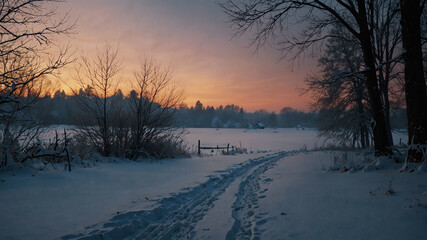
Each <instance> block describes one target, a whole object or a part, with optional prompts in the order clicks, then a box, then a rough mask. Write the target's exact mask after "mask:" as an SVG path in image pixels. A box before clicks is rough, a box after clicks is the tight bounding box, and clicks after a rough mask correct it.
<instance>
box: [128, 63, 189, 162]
mask: <svg viewBox="0 0 427 240" xmlns="http://www.w3.org/2000/svg"><path fill="white" fill-rule="evenodd" d="M134 76H135V80H134V90H133V91H132V92H131V94H130V110H131V114H130V116H131V117H132V121H131V122H132V125H131V127H132V157H137V156H139V155H140V154H141V153H144V151H147V152H148V153H149V154H153V151H152V150H150V149H149V148H152V147H153V146H150V145H151V144H153V143H154V142H158V140H159V139H161V138H171V139H170V140H173V141H175V140H176V139H179V138H180V131H178V130H177V128H175V127H173V125H174V123H175V121H176V115H177V114H176V112H177V108H178V106H179V104H180V103H181V102H182V100H183V96H184V95H183V90H182V89H180V87H178V86H177V85H176V84H174V82H173V79H172V77H173V75H172V69H171V67H167V68H162V67H161V65H160V64H159V63H158V62H156V60H154V59H153V58H143V59H141V60H140V67H139V70H138V71H136V72H135V73H134ZM174 138H175V140H174Z"/></svg>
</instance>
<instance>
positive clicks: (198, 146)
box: [197, 140, 200, 156]
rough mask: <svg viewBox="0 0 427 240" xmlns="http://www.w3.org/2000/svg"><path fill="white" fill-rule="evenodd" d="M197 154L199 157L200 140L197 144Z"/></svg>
mask: <svg viewBox="0 0 427 240" xmlns="http://www.w3.org/2000/svg"><path fill="white" fill-rule="evenodd" d="M197 154H199V156H200V140H199V143H198V145H197Z"/></svg>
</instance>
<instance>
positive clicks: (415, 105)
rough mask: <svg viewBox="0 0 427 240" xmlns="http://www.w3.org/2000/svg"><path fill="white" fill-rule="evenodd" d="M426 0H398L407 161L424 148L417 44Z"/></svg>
mask: <svg viewBox="0 0 427 240" xmlns="http://www.w3.org/2000/svg"><path fill="white" fill-rule="evenodd" d="M425 3H426V1H425V0H423V1H420V0H400V6H401V18H402V19H401V24H402V43H403V49H404V53H403V58H404V61H405V95H406V105H407V108H406V109H407V115H408V133H409V145H410V146H411V148H410V150H409V153H408V161H412V162H420V161H422V160H423V152H424V154H425V153H426V152H427V93H426V91H427V88H426V81H425V78H424V69H423V54H422V44H421V36H422V35H421V16H422V12H423V9H424V5H425Z"/></svg>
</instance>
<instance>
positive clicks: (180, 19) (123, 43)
mask: <svg viewBox="0 0 427 240" xmlns="http://www.w3.org/2000/svg"><path fill="white" fill-rule="evenodd" d="M64 9H71V15H72V16H78V18H79V19H78V23H77V31H78V34H76V35H73V36H71V39H64V40H63V41H64V42H65V41H69V42H70V44H71V45H72V46H73V47H75V48H76V50H77V51H76V56H75V57H76V58H78V57H79V55H80V54H82V53H84V54H85V55H87V56H88V57H89V58H90V57H94V56H95V55H96V51H97V47H98V48H99V49H102V47H103V45H104V44H105V42H108V43H110V44H111V45H113V46H119V58H120V59H122V60H123V64H122V66H123V69H122V72H121V76H120V79H121V80H120V85H119V86H118V88H120V89H121V90H122V91H123V93H124V94H127V93H128V92H129V91H130V90H131V81H132V79H133V72H134V71H135V70H137V69H138V60H139V58H140V57H141V56H148V57H153V58H155V59H156V60H158V61H159V62H160V64H161V65H162V66H164V67H167V66H169V65H170V66H171V67H172V68H173V70H174V71H173V76H174V80H175V81H176V82H177V83H178V84H179V85H180V86H182V87H183V88H184V89H185V93H186V94H185V96H186V98H185V100H184V102H185V103H186V104H187V105H188V106H189V107H191V106H194V105H195V103H196V101H197V100H200V101H201V102H202V103H203V105H204V106H208V105H209V106H214V107H218V106H220V105H223V106H225V105H229V104H234V105H238V106H240V107H243V108H244V109H245V110H246V111H249V112H253V111H256V110H260V109H265V110H268V111H275V112H276V113H277V112H279V111H280V110H281V109H282V108H283V107H292V108H295V109H299V110H309V107H308V105H309V101H310V97H309V96H300V92H299V90H297V89H298V88H301V87H303V86H304V82H303V80H304V78H305V76H306V73H307V72H308V71H311V70H313V69H314V68H313V65H314V64H313V61H310V60H306V65H303V66H300V67H299V68H296V69H294V70H293V71H292V70H291V69H290V67H289V65H290V64H289V62H286V61H284V62H278V61H277V59H278V58H279V54H278V53H277V51H276V50H275V49H273V48H268V47H267V48H263V49H260V50H259V51H258V53H257V54H254V49H253V48H248V47H247V46H248V40H247V38H248V37H242V38H241V39H231V36H232V35H233V31H232V30H231V29H229V25H228V24H227V23H225V20H226V19H225V15H224V14H223V13H222V11H221V9H220V8H219V7H218V6H217V5H216V4H215V3H214V1H212V2H209V1H206V2H205V1H191V3H186V4H183V3H178V2H176V1H169V0H168V1H165V2H163V1H155V0H147V1H143V2H142V1H141V2H139V1H138V2H135V1H133V0H124V1H113V0H84V1H83V0H73V1H68V2H66V3H65V4H64ZM61 71H62V74H61V75H60V79H61V80H60V82H61V84H60V85H61V89H63V90H64V91H65V92H66V93H70V89H69V86H71V87H73V88H79V86H78V85H76V84H75V83H74V81H73V79H72V74H73V71H75V70H74V68H73V66H69V67H67V68H66V69H64V70H61Z"/></svg>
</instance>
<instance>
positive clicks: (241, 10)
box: [221, 0, 391, 156]
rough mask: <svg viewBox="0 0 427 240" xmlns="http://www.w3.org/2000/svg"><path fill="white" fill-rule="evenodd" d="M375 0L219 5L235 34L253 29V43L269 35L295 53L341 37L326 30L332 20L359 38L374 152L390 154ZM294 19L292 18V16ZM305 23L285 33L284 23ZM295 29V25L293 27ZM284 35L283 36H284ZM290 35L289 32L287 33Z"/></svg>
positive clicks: (231, 1)
mask: <svg viewBox="0 0 427 240" xmlns="http://www.w3.org/2000/svg"><path fill="white" fill-rule="evenodd" d="M374 2H375V1H374V0H347V1H345V0H337V1H332V0H324V1H322V0H312V1H306V0H298V1H290V0H289V1H282V0H280V1H270V0H257V1H249V2H246V1H242V2H241V3H237V2H236V1H234V0H228V1H226V3H224V4H222V5H221V6H222V7H223V9H224V10H225V12H226V13H227V14H228V16H229V17H230V19H231V22H232V23H234V26H236V28H237V33H238V34H243V33H254V36H255V37H254V40H253V43H254V44H257V45H262V44H264V43H266V41H267V40H268V39H270V38H279V40H278V41H277V42H278V43H279V44H280V46H281V49H282V50H283V51H291V50H296V51H297V52H296V56H298V55H299V54H301V53H303V52H305V51H306V50H307V49H309V48H311V47H315V46H316V44H318V43H323V42H324V40H325V39H328V38H341V37H342V36H334V35H330V34H328V32H327V31H325V30H327V29H329V28H330V27H331V26H332V24H340V25H342V26H343V27H344V28H346V29H347V31H348V32H350V33H351V35H352V36H353V37H354V38H355V39H356V40H357V41H358V44H359V45H360V48H361V51H362V53H363V60H364V65H365V67H364V69H363V74H364V75H365V77H366V89H367V92H368V96H369V103H370V110H371V115H372V118H373V134H374V144H375V153H376V155H377V156H378V155H388V154H391V149H390V147H391V146H390V144H391V143H390V141H389V138H388V137H387V126H386V120H385V116H384V108H383V104H382V102H381V94H380V90H379V83H378V78H377V74H376V64H375V56H374V49H373V47H374V44H373V41H372V37H371V36H372V31H373V29H371V25H370V24H369V21H368V20H369V14H371V13H372V11H371V10H372V9H373V5H374ZM294 19H295V20H294ZM292 20H294V22H293V23H298V24H302V23H308V24H305V25H303V26H306V28H305V29H304V30H303V31H300V32H299V34H298V35H293V36H292V35H290V37H286V34H283V31H285V30H286V29H289V25H287V23H290V22H292ZM293 30H294V29H293ZM283 36H285V37H286V38H283ZM288 36H289V35H288Z"/></svg>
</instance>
